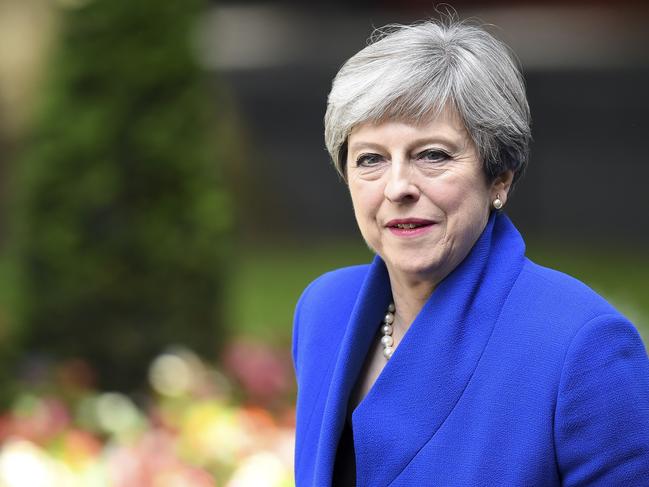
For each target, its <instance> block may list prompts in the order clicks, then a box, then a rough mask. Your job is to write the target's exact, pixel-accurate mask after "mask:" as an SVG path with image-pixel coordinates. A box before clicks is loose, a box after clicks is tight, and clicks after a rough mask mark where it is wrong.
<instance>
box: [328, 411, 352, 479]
mask: <svg viewBox="0 0 649 487" xmlns="http://www.w3.org/2000/svg"><path fill="white" fill-rule="evenodd" d="M332 485H333V487H356V454H355V452H354V434H353V432H352V425H351V420H350V419H349V417H348V418H347V420H346V421H345V427H344V428H343V432H342V434H341V435H340V441H339V442H338V450H337V451H336V463H335V464H334V475H333V483H332Z"/></svg>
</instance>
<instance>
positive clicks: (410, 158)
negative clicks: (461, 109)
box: [347, 109, 511, 285]
mask: <svg viewBox="0 0 649 487" xmlns="http://www.w3.org/2000/svg"><path fill="white" fill-rule="evenodd" d="M347 181H348V184H349V191H350V193H351V198H352V203H353V205H354V213H355V215H356V220H357V222H358V226H359V228H360V231H361V234H362V235H363V238H364V239H365V241H366V242H367V244H368V245H369V246H370V247H371V248H372V249H373V250H374V251H375V252H376V253H377V254H379V255H380V256H381V257H382V258H383V260H384V261H385V263H386V265H387V267H388V271H389V273H390V277H391V278H392V279H395V278H397V279H400V278H404V279H408V280H413V279H414V280H417V281H421V280H427V281H431V282H432V283H433V285H436V284H437V283H438V282H439V281H440V280H442V279H443V278H444V277H446V275H447V274H448V273H449V272H451V271H452V270H453V269H454V268H455V267H456V266H457V265H458V264H459V263H460V262H461V261H462V260H463V259H464V257H466V255H467V254H468V252H469V250H470V249H471V247H473V244H475V242H476V240H477V239H478V237H479V236H480V234H481V233H482V230H483V229H484V227H485V225H486V223H487V220H488V218H489V212H490V205H491V203H492V201H493V200H494V199H495V198H496V194H498V195H499V197H500V199H501V200H502V201H503V203H504V202H505V201H506V199H507V190H508V189H509V186H510V183H511V172H508V173H506V174H504V175H503V176H501V177H499V178H498V179H496V180H495V181H494V182H493V183H488V182H487V179H486V177H485V174H484V172H483V170H482V163H481V161H480V159H479V156H478V152H477V149H476V147H475V145H474V143H473V142H472V140H471V138H470V137H469V134H468V132H467V131H466V129H465V128H464V125H463V123H462V122H461V120H460V118H459V116H458V115H457V113H456V112H455V111H454V110H450V109H447V110H444V111H442V112H441V114H440V115H439V116H438V117H436V118H434V119H432V120H430V121H428V122H424V123H420V124H412V123H408V122H403V121H395V120H388V121H385V122H380V123H369V122H368V123H363V124H360V125H358V126H356V127H355V128H354V129H353V130H352V132H351V133H350V135H349V140H348V155H347Z"/></svg>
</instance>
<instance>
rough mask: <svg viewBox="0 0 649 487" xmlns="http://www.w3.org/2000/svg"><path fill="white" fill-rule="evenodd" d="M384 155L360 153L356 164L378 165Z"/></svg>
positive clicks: (363, 165) (365, 165)
mask: <svg viewBox="0 0 649 487" xmlns="http://www.w3.org/2000/svg"><path fill="white" fill-rule="evenodd" d="M382 159H383V157H382V156H380V155H378V154H360V155H359V156H358V157H357V158H356V166H359V167H371V166H376V165H377V164H378V163H379V162H381V160H382Z"/></svg>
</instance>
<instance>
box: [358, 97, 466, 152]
mask: <svg viewBox="0 0 649 487" xmlns="http://www.w3.org/2000/svg"><path fill="white" fill-rule="evenodd" d="M413 139H417V140H418V139H440V140H447V141H449V142H450V143H453V144H457V145H464V144H465V143H467V142H470V136H469V133H468V131H467V130H466V127H465V126H464V122H463V120H462V118H461V117H460V115H459V113H458V112H457V110H455V109H454V108H450V107H445V108H444V109H443V110H441V111H439V112H437V113H435V114H433V115H430V116H427V117H423V118H422V119H420V120H409V119H397V118H390V119H385V120H377V121H366V122H362V123H360V124H358V125H356V126H354V127H353V128H352V130H351V132H350V134H349V139H348V142H349V151H350V152H353V151H354V150H355V149H357V148H358V147H359V146H361V145H364V144H366V143H375V142H378V143H382V144H384V143H385V144H390V143H398V142H402V143H405V142H407V141H408V140H413Z"/></svg>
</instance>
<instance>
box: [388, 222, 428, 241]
mask: <svg viewBox="0 0 649 487" xmlns="http://www.w3.org/2000/svg"><path fill="white" fill-rule="evenodd" d="M434 224H435V222H434V221H432V220H425V219H423V218H397V219H394V220H390V221H389V222H388V223H386V225H385V226H386V227H387V228H388V230H390V232H392V234H393V235H396V236H398V237H417V236H419V235H423V234H424V233H426V232H428V231H429V230H430V229H431V228H432V227H433V225H434Z"/></svg>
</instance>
